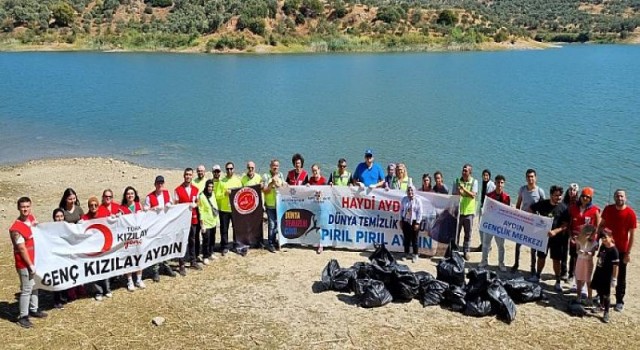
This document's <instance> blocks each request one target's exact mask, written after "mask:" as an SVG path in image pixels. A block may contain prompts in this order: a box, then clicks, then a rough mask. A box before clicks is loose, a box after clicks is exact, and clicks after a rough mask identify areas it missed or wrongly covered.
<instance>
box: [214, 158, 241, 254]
mask: <svg viewBox="0 0 640 350" xmlns="http://www.w3.org/2000/svg"><path fill="white" fill-rule="evenodd" d="M224 168H225V172H226V175H225V176H224V177H223V178H221V179H220V181H219V187H218V191H220V195H221V201H220V203H218V208H219V210H220V245H221V246H222V247H221V248H222V253H221V254H222V256H225V255H227V253H228V252H229V249H230V248H231V245H230V244H229V225H231V224H232V223H233V221H232V220H233V219H232V218H231V202H230V200H229V199H230V198H229V196H230V195H231V190H232V189H234V188H239V187H242V180H241V179H240V178H239V177H238V176H236V175H234V173H233V170H234V165H233V162H227V164H225V166H224ZM214 187H215V186H214ZM216 198H217V195H216ZM234 242H235V234H234Z"/></svg>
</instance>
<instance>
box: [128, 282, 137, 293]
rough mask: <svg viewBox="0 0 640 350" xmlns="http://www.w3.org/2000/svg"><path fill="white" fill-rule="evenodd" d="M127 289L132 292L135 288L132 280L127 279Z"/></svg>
mask: <svg viewBox="0 0 640 350" xmlns="http://www.w3.org/2000/svg"><path fill="white" fill-rule="evenodd" d="M127 290H128V291H130V292H134V291H135V290H136V286H134V285H133V281H132V280H128V281H127Z"/></svg>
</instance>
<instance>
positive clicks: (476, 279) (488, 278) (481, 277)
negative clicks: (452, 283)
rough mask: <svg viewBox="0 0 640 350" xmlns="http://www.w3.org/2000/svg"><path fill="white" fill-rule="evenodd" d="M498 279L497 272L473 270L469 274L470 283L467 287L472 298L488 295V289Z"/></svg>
mask: <svg viewBox="0 0 640 350" xmlns="http://www.w3.org/2000/svg"><path fill="white" fill-rule="evenodd" d="M497 277H498V275H496V273H495V272H493V271H489V270H484V269H472V270H469V272H468V273H467V278H468V279H469V282H468V283H467V286H466V287H465V289H466V292H467V295H468V296H469V297H470V298H473V297H476V296H481V297H485V296H486V295H487V288H489V285H491V283H492V282H493V281H494V280H495V279H496V278H497Z"/></svg>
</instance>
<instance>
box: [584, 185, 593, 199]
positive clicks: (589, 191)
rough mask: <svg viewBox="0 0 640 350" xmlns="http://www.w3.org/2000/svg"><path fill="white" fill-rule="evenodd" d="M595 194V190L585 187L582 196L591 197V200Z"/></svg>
mask: <svg viewBox="0 0 640 350" xmlns="http://www.w3.org/2000/svg"><path fill="white" fill-rule="evenodd" d="M593 192H594V191H593V188H591V187H585V188H583V189H582V195H583V196H589V197H590V198H593Z"/></svg>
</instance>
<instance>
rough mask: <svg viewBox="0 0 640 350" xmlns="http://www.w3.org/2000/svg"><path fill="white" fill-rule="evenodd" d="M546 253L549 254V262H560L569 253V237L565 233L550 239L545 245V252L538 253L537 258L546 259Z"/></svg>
mask: <svg viewBox="0 0 640 350" xmlns="http://www.w3.org/2000/svg"><path fill="white" fill-rule="evenodd" d="M547 252H548V253H550V254H549V255H551V260H562V259H563V258H564V257H565V256H566V255H567V253H568V252H569V235H568V234H566V232H562V233H558V234H557V235H555V236H553V237H550V238H549V242H548V244H547V251H546V252H541V251H538V253H537V255H538V258H541V259H544V258H546V257H547Z"/></svg>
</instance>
